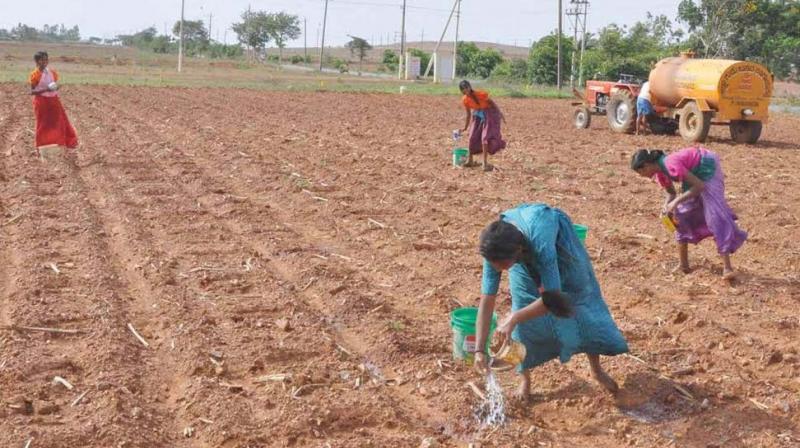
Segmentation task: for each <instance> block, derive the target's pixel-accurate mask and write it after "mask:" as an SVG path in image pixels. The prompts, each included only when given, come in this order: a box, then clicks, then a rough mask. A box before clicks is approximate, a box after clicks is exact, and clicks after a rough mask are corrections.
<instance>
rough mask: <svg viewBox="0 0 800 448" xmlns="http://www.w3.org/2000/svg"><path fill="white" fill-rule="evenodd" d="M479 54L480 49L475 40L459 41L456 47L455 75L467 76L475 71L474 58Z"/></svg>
mask: <svg viewBox="0 0 800 448" xmlns="http://www.w3.org/2000/svg"><path fill="white" fill-rule="evenodd" d="M480 54H481V49H480V48H478V46H477V45H475V42H459V43H458V46H457V47H456V60H457V62H458V63H457V65H456V75H457V76H462V77H464V76H469V75H471V74H472V73H474V72H475V60H476V59H477V58H478V55H480Z"/></svg>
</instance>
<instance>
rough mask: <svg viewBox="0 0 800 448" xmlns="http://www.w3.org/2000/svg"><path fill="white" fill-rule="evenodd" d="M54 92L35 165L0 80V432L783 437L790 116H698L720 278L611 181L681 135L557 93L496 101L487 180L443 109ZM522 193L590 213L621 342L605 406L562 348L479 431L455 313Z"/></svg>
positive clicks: (499, 441) (674, 441)
mask: <svg viewBox="0 0 800 448" xmlns="http://www.w3.org/2000/svg"><path fill="white" fill-rule="evenodd" d="M62 101H63V102H64V103H65V107H66V108H67V111H68V113H69V115H70V118H71V119H72V121H73V124H74V125H75V127H76V128H77V130H78V134H79V136H80V138H81V147H80V149H79V150H78V151H77V156H76V157H74V158H62V157H60V156H57V157H54V158H52V159H51V160H49V161H47V162H40V161H39V160H38V159H37V158H36V155H35V150H34V148H33V146H34V145H33V131H32V129H33V127H34V122H33V116H32V110H31V109H32V108H31V105H30V100H29V97H28V96H26V95H24V93H23V94H20V88H19V86H14V85H8V84H6V85H0V156H2V158H1V159H0V220H1V221H0V225H2V227H0V231H1V233H0V235H2V240H0V241H1V242H2V244H1V245H0V250H2V260H3V262H2V263H0V325H2V329H0V405H1V406H0V446H9V447H17V446H18V447H22V446H25V444H26V443H27V442H28V441H29V440H31V439H33V441H32V442H31V444H30V448H38V447H48V448H67V447H70V448H71V447H127V448H131V447H231V448H233V447H241V448H244V447H272V446H296V447H306V446H308V447H326V446H330V447H351V446H375V447H417V446H419V445H420V443H421V442H422V440H423V439H425V438H433V439H436V440H437V441H438V442H439V443H440V444H441V445H443V446H467V445H468V444H470V443H473V444H476V445H477V444H481V446H516V447H523V446H528V447H538V446H545V447H578V446H580V447H589V446H598V447H601V446H602V447H616V446H647V447H664V446H678V447H711V446H716V447H756V446H758V447H762V446H763V447H778V446H798V444H800V433H798V432H797V425H798V423H800V395H798V394H799V393H800V377H799V376H798V373H800V356H798V352H797V351H798V344H797V341H798V338H799V337H800V319H798V313H797V310H798V303H799V302H800V243H798V233H800V218H799V217H800V180H798V177H797V166H798V165H800V149H799V146H798V142H800V119H798V118H797V117H790V116H784V115H781V116H776V117H773V120H772V121H771V122H770V123H769V125H768V126H767V127H766V128H765V133H764V136H763V138H762V142H761V143H760V144H759V145H757V146H745V145H736V146H734V145H732V144H731V143H730V141H729V140H728V135H727V129H725V128H715V129H714V130H713V134H712V135H713V138H712V139H711V141H710V142H709V143H708V147H709V148H711V149H713V150H715V151H717V152H718V153H720V154H721V155H722V159H723V167H724V169H725V170H726V174H727V176H728V177H727V193H728V195H729V200H730V202H731V205H732V206H733V208H734V209H735V210H736V211H737V213H738V214H739V216H740V224H741V226H742V227H743V228H744V229H746V230H748V231H749V232H750V239H749V241H748V242H747V243H746V245H745V246H744V247H743V249H742V250H741V251H740V252H739V253H737V254H736V255H735V257H734V264H735V266H736V267H737V268H738V269H739V271H740V277H739V279H738V280H737V281H736V282H735V283H734V284H733V285H727V284H725V283H723V282H722V281H721V279H720V274H721V263H720V261H719V259H718V258H717V256H716V250H715V248H714V245H713V243H712V242H710V241H707V242H705V243H703V244H702V245H700V246H699V247H696V248H695V247H693V248H692V249H691V251H690V257H691V261H692V263H693V265H694V267H695V268H696V269H695V271H694V272H692V273H691V274H689V275H683V274H680V275H678V274H673V273H672V269H673V267H674V266H675V265H676V264H677V251H676V250H675V248H674V246H673V244H672V243H671V237H670V236H669V235H667V234H666V232H665V231H664V230H663V228H662V227H661V224H660V222H659V220H658V212H659V209H660V205H661V201H662V199H661V193H660V192H659V191H658V188H657V187H656V185H655V184H653V183H649V182H647V181H646V180H644V179H640V178H638V177H636V176H635V174H634V173H633V172H631V171H630V170H629V169H628V160H629V156H630V154H631V153H632V152H633V151H634V150H635V149H636V148H639V147H653V148H655V147H657V148H663V149H677V148H679V147H680V146H681V140H679V137H652V136H641V137H637V136H620V135H617V134H613V133H612V132H611V131H610V130H609V129H608V127H607V125H606V123H605V122H604V120H602V119H601V118H600V117H596V118H595V122H594V123H593V125H592V128H591V129H589V130H586V131H578V130H575V129H573V128H572V126H571V116H572V111H571V108H570V106H569V103H568V102H564V101H547V100H512V99H502V100H498V102H499V103H500V105H501V107H503V108H504V111H505V113H506V116H507V118H508V125H507V127H506V129H505V133H506V135H507V137H508V139H509V142H510V146H509V148H508V150H506V151H505V152H504V153H502V155H500V156H498V157H496V158H494V159H493V162H494V163H495V165H496V166H497V170H495V171H494V172H491V173H488V174H484V173H483V172H481V171H480V170H479V169H472V170H469V169H467V170H458V169H451V168H450V166H449V161H450V160H449V159H450V154H449V150H450V149H451V146H452V143H451V142H450V141H449V130H450V129H454V128H456V127H458V126H459V125H460V124H461V123H462V120H463V115H462V111H461V110H460V109H459V107H458V101H457V99H456V98H455V97H450V98H444V97H424V96H389V95H367V94H362V95H359V94H352V95H349V94H333V93H313V92H310V93H275V92H255V91H246V90H226V89H211V90H206V89H166V88H162V89H156V88H152V89H151V88H123V87H90V86H82V87H78V86H73V87H68V88H66V89H64V91H63V93H62ZM535 201H543V202H548V203H550V204H552V205H555V206H558V207H560V208H562V209H564V210H565V211H567V212H568V213H569V214H570V215H571V216H572V217H573V218H574V220H575V221H576V222H580V223H583V224H586V225H588V226H589V227H590V231H589V238H588V239H587V247H588V250H589V253H590V254H591V255H592V258H593V260H594V265H595V269H596V271H597V274H598V277H599V280H600V283H601V285H602V287H603V291H604V295H605V296H606V299H607V302H608V303H609V306H610V308H611V310H612V313H613V314H614V317H615V319H616V320H617V322H618V324H619V326H620V328H621V329H622V330H623V332H624V334H625V336H626V337H627V339H628V341H629V343H630V346H631V350H632V355H633V356H619V357H616V358H613V359H608V358H605V359H604V361H605V365H606V366H607V368H608V371H609V373H610V374H611V375H612V376H614V377H615V378H616V379H617V381H618V382H619V384H620V386H621V388H622V391H621V392H620V394H619V396H618V397H616V398H614V397H611V396H609V395H607V394H606V393H604V392H603V391H602V390H601V389H600V388H599V387H598V386H597V385H596V384H595V383H594V382H593V381H592V379H591V377H590V375H589V369H588V362H587V361H586V359H585V357H583V356H576V357H575V358H574V359H573V360H572V361H571V362H570V363H568V364H566V365H560V364H558V363H551V364H548V365H546V366H543V367H542V368H539V369H536V370H535V371H534V373H533V380H534V387H533V389H534V394H533V396H532V400H531V403H530V404H529V405H524V406H514V407H512V408H511V409H510V410H509V417H510V419H509V423H508V424H507V425H506V426H503V427H501V428H483V429H482V428H480V427H479V426H478V425H477V423H476V422H475V420H474V418H473V411H474V409H475V407H476V405H477V403H478V401H477V398H476V396H475V394H473V392H472V391H471V390H470V389H469V388H468V387H467V386H466V383H467V382H469V381H472V382H474V383H476V384H478V385H482V380H481V379H479V378H477V377H476V376H475V375H474V374H473V372H472V371H471V370H470V369H468V368H466V367H463V366H459V365H457V364H455V363H453V362H452V361H451V359H450V358H451V335H450V326H449V319H448V312H449V311H451V310H452V309H454V308H456V307H458V306H460V305H465V306H469V305H476V304H477V303H478V294H479V283H480V259H479V256H478V255H477V250H476V242H477V237H478V234H479V232H480V230H481V229H482V227H483V226H484V225H486V224H487V223H488V222H489V221H490V220H491V219H493V218H494V217H495V216H496V215H497V214H498V213H499V212H500V211H502V210H504V209H506V208H509V207H512V206H514V205H516V204H518V203H521V202H535ZM503 291H504V292H503V293H502V294H504V299H503V301H502V302H503V303H502V307H501V310H500V312H501V314H503V313H505V312H506V311H507V310H508V308H509V300H508V294H507V290H505V289H504V290H503ZM23 327H26V328H23ZM28 327H47V328H55V329H61V330H78V331H77V332H68V333H54V332H52V331H46V332H41V331H36V330H32V329H30V328H28ZM132 330H135V331H136V332H137V333H138V334H139V335H140V336H141V337H142V339H143V341H140V340H139V339H137V337H136V336H135V335H134V332H133V331H132ZM144 342H146V343H147V346H145V344H144ZM56 376H59V377H62V378H64V379H66V380H67V381H68V382H69V383H70V384H71V386H73V389H72V390H69V389H68V388H67V387H65V386H64V385H62V384H54V383H53V379H54V377H56ZM501 382H502V383H503V384H504V386H505V388H506V391H507V392H510V391H511V390H512V387H513V386H514V385H515V382H516V379H515V378H514V375H513V374H512V373H504V374H502V377H501ZM81 397H82V398H81ZM79 398H80V400H78V399H79Z"/></svg>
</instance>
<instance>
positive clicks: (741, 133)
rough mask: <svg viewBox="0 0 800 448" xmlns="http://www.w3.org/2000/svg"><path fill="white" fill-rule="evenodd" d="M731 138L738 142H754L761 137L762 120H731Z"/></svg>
mask: <svg viewBox="0 0 800 448" xmlns="http://www.w3.org/2000/svg"><path fill="white" fill-rule="evenodd" d="M729 127H730V130H731V138H732V139H733V141H735V142H736V143H750V144H753V143H755V142H757V141H758V139H759V137H761V127H762V126H761V122H760V121H746V120H731V124H730V126H729Z"/></svg>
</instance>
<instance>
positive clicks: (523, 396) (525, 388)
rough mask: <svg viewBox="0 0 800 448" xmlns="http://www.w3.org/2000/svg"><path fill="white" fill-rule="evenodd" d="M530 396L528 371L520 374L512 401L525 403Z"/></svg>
mask: <svg viewBox="0 0 800 448" xmlns="http://www.w3.org/2000/svg"><path fill="white" fill-rule="evenodd" d="M530 396H531V376H530V372H527V371H526V372H523V373H522V374H521V375H520V383H519V387H517V390H516V392H514V397H513V398H514V401H516V402H519V403H523V404H524V403H527V402H528V400H530Z"/></svg>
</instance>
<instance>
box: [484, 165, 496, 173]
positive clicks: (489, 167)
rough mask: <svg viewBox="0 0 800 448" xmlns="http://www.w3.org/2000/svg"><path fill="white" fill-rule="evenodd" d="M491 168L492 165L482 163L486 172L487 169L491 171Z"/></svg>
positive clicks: (492, 167)
mask: <svg viewBox="0 0 800 448" xmlns="http://www.w3.org/2000/svg"><path fill="white" fill-rule="evenodd" d="M493 169H494V166H492V165H490V164H488V163H485V164H483V171H486V172H488V171H492V170H493Z"/></svg>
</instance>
